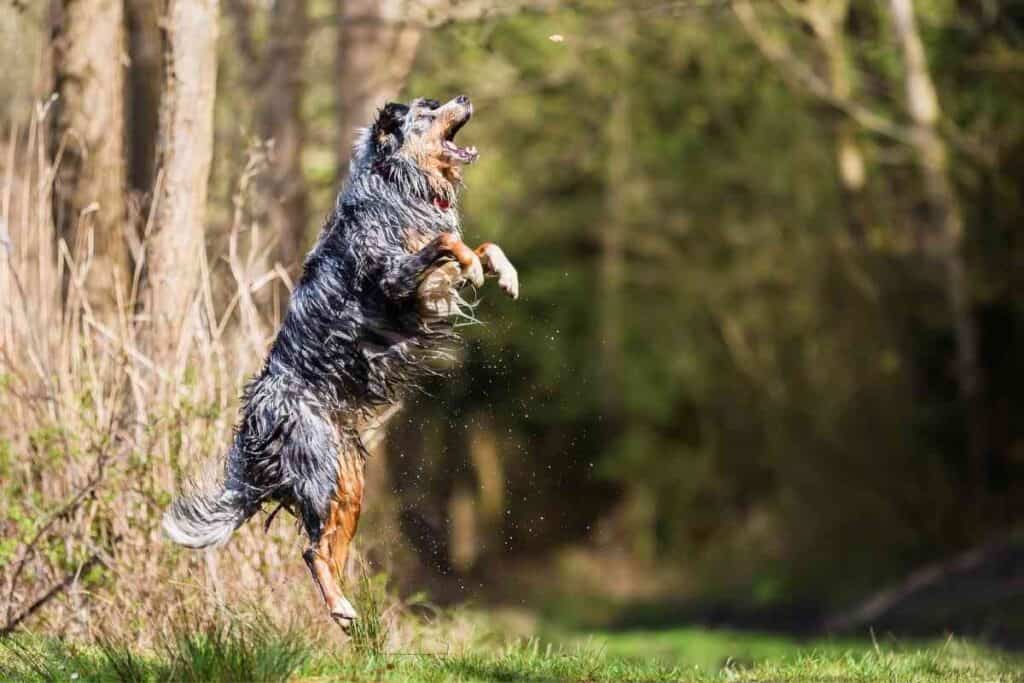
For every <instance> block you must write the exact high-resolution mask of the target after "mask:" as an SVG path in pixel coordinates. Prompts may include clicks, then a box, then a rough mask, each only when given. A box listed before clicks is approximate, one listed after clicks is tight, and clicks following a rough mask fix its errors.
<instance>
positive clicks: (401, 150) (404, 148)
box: [354, 95, 477, 201]
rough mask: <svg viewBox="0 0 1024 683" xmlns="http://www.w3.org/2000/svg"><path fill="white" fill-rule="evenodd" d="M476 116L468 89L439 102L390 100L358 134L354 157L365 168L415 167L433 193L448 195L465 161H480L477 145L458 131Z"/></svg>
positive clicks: (447, 199) (444, 197)
mask: <svg viewBox="0 0 1024 683" xmlns="http://www.w3.org/2000/svg"><path fill="white" fill-rule="evenodd" d="M472 116H473V104H472V102H470V101H469V98H468V97H466V96H465V95H459V96H458V97H456V98H454V99H452V100H449V101H448V102H445V103H443V104H442V103H440V102H438V101H437V100H431V99H427V98H419V99H416V100H413V101H412V102H410V103H409V104H399V103H397V102H390V103H388V104H386V105H385V106H384V107H383V108H382V109H381V110H380V111H379V112H378V113H377V119H376V120H375V121H374V122H373V124H372V125H371V126H370V127H369V128H368V129H367V130H366V131H365V132H364V134H363V135H362V136H360V140H359V142H358V143H357V145H356V151H355V157H354V158H355V159H356V160H357V165H358V166H359V167H361V168H367V169H372V170H378V171H387V170H388V169H389V167H390V168H395V167H403V168H410V167H411V168H413V169H415V171H416V172H418V173H420V174H422V176H423V178H424V179H425V180H426V182H427V184H428V186H429V187H430V188H431V190H432V192H433V193H434V196H435V197H437V198H439V199H441V200H443V201H450V200H451V198H452V197H453V196H454V194H455V190H456V188H457V187H458V186H459V185H460V183H461V182H462V171H461V167H462V165H463V164H471V163H473V162H474V161H476V158H477V151H476V147H460V146H459V145H457V144H456V143H455V136H456V134H457V133H458V132H459V131H460V130H462V127H463V126H465V125H466V123H467V122H468V121H469V119H470V117H472Z"/></svg>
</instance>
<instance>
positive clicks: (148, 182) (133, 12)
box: [125, 0, 163, 194]
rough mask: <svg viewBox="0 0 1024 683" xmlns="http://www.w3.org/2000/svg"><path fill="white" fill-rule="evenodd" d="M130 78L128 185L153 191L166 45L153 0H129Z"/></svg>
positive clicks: (127, 10)
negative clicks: (162, 40)
mask: <svg viewBox="0 0 1024 683" xmlns="http://www.w3.org/2000/svg"><path fill="white" fill-rule="evenodd" d="M125 12H126V13H127V24H128V57H129V59H130V62H131V68H130V69H129V71H128V81H129V87H130V92H131V96H130V97H129V98H127V100H126V106H125V111H126V118H127V121H128V152H127V158H128V187H129V188H131V190H132V191H133V192H138V193H140V194H147V193H150V192H152V191H153V181H154V180H155V173H156V143H157V136H158V133H159V130H160V84H161V66H162V65H161V60H162V53H163V45H162V43H161V37H160V22H159V17H158V16H157V8H156V7H155V5H154V3H153V0H127V2H126V5H125Z"/></svg>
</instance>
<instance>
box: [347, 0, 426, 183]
mask: <svg viewBox="0 0 1024 683" xmlns="http://www.w3.org/2000/svg"><path fill="white" fill-rule="evenodd" d="M404 5H405V3H403V2H401V1H400V0H383V1H381V0H338V18H339V21H340V25H339V27H338V46H337V60H338V61H337V65H338V161H339V164H338V178H339V180H343V179H344V178H345V176H347V175H348V161H349V159H350V157H351V156H352V143H353V142H354V141H355V137H356V130H357V129H358V128H361V127H363V126H367V125H369V124H370V120H371V118H372V117H373V113H374V111H375V110H376V109H377V108H378V107H380V106H382V105H384V103H385V102H387V101H388V100H389V99H393V98H394V97H395V96H396V95H397V94H398V91H399V90H400V89H401V88H402V85H403V84H404V83H405V79H406V78H407V77H408V75H409V71H411V70H412V65H413V61H414V60H415V59H416V49H417V48H418V47H419V44H420V38H421V37H422V34H423V28H422V26H421V25H420V24H409V23H402V20H403V9H405V8H404Z"/></svg>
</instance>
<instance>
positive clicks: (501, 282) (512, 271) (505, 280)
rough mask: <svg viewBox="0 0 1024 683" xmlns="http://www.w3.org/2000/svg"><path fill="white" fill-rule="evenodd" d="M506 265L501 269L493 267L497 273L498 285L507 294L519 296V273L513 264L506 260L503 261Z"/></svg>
mask: <svg viewBox="0 0 1024 683" xmlns="http://www.w3.org/2000/svg"><path fill="white" fill-rule="evenodd" d="M505 263H506V267H505V268H501V269H495V272H496V273H497V274H498V286H499V287H501V290H502V291H503V292H505V293H506V294H508V295H509V296H510V297H512V298H513V299H518V298H519V273H517V272H516V268H515V266H513V265H512V264H511V263H509V262H508V261H506V262H505Z"/></svg>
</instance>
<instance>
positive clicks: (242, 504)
mask: <svg viewBox="0 0 1024 683" xmlns="http://www.w3.org/2000/svg"><path fill="white" fill-rule="evenodd" d="M472 114H473V105H472V104H471V103H470V100H469V98H468V97H466V96H464V95H463V96H459V97H456V98H455V99H453V100H451V101H449V102H446V103H444V104H441V103H440V102H438V101H436V100H431V99H417V100H414V101H413V102H411V103H410V104H408V105H406V104H397V103H390V104H388V105H386V106H385V107H384V108H383V109H381V110H380V112H379V113H378V115H377V118H376V120H375V121H374V122H373V123H372V124H371V125H370V127H369V128H367V129H365V130H364V131H362V133H361V135H360V136H359V139H358V141H357V143H356V145H355V149H354V151H353V158H352V161H351V165H350V171H349V176H348V180H347V182H346V184H345V187H344V189H343V190H342V191H341V194H340V195H339V196H338V200H337V202H336V205H335V208H334V211H333V212H332V214H331V216H330V218H329V219H328V220H327V222H326V225H325V226H324V228H323V230H322V232H321V234H320V237H319V239H318V241H317V244H316V246H315V247H314V248H313V250H312V251H310V253H309V255H308V256H307V257H306V261H305V264H304V268H303V274H302V278H301V280H300V281H299V284H298V286H297V287H296V288H295V291H294V292H293V293H292V295H291V300H290V302H289V304H288V311H287V314H286V315H285V319H284V323H283V324H282V325H281V329H280V331H279V332H278V334H277V337H276V339H275V340H274V343H273V345H272V346H271V348H270V352H269V354H268V356H267V359H266V362H265V363H264V365H263V370H262V371H261V372H260V373H259V374H258V375H256V376H255V377H254V378H253V379H252V380H251V381H250V382H249V384H248V386H247V387H246V389H245V393H244V395H243V398H242V407H241V410H240V416H239V419H238V423H237V427H236V431H235V437H234V442H233V444H232V445H231V448H230V449H229V450H228V452H227V456H226V459H225V460H226V461H225V463H224V468H223V476H222V477H220V478H219V480H218V484H217V485H216V486H215V487H211V486H207V487H202V486H198V487H195V486H194V487H192V488H193V490H191V491H189V492H186V493H185V494H183V495H182V496H180V497H179V498H177V499H176V500H175V501H174V502H173V504H172V505H171V507H170V509H169V510H168V511H167V513H166V515H165V516H164V521H163V527H164V530H165V531H166V533H167V535H168V536H169V537H170V538H171V540H173V541H174V542H175V543H179V544H181V545H184V546H188V547H190V548H206V547H209V546H216V545H219V544H223V543H225V542H226V541H227V540H228V538H229V537H230V535H231V533H232V532H233V531H234V530H235V529H237V528H238V527H239V526H241V525H242V524H243V523H244V522H245V521H246V520H248V519H249V518H250V517H252V516H253V515H254V514H255V513H256V512H257V511H259V510H260V509H261V508H262V507H263V505H264V504H265V503H274V502H276V503H278V504H279V505H280V506H283V507H284V508H285V509H287V510H289V511H291V512H292V513H293V514H295V516H296V517H297V518H298V519H299V520H300V521H301V523H302V526H303V527H304V528H305V530H306V533H307V534H308V535H309V547H308V548H307V549H306V550H305V551H304V552H303V555H302V556H303V559H304V560H305V561H306V564H307V566H308V567H309V571H310V573H311V574H312V575H313V580H314V582H315V583H316V586H317V588H318V589H319V590H320V594H321V595H322V596H323V599H324V602H325V603H326V604H327V609H328V610H329V612H330V615H331V617H333V618H334V619H335V620H336V621H337V622H338V624H339V625H340V626H341V627H342V628H344V629H346V630H348V628H349V627H350V626H351V625H352V622H353V620H354V619H356V616H357V615H356V611H355V609H353V607H352V604H351V603H350V602H349V601H348V600H347V599H346V598H345V596H344V595H343V594H342V591H341V588H340V586H339V583H338V576H339V575H340V574H341V573H342V572H343V570H344V567H345V561H346V557H347V556H348V549H349V544H350V543H351V541H352V537H353V536H354V535H355V533H356V526H357V524H358V522H359V512H360V508H361V506H362V499H363V466H364V463H365V460H366V455H367V450H366V444H365V442H364V436H365V434H366V431H367V428H368V426H370V425H372V424H374V423H375V422H376V421H378V420H379V419H380V417H381V416H382V415H384V414H386V413H389V412H393V410H394V409H395V407H396V406H397V405H398V402H399V400H400V399H401V397H402V395H403V394H404V393H405V392H407V391H409V389H410V388H411V387H414V386H416V383H417V381H418V380H420V379H422V378H423V377H424V375H426V374H429V373H430V372H432V371H436V368H438V367H439V364H438V363H437V362H436V357H437V356H438V355H443V354H445V353H446V351H447V350H449V349H450V348H451V345H452V343H453V342H454V341H455V340H456V337H455V334H454V332H453V324H452V318H453V316H455V315H457V313H458V311H459V310H460V308H461V303H460V302H461V301H462V300H461V298H460V296H459V288H460V287H461V286H462V285H463V284H464V283H467V282H468V283H471V284H473V285H474V286H477V287H479V286H480V285H482V284H483V281H484V277H485V275H493V276H495V277H496V278H497V279H498V283H499V285H500V286H501V288H502V289H503V290H504V291H505V292H506V293H507V294H508V295H509V296H511V297H513V298H515V297H517V296H518V294H519V282H518V277H517V275H516V271H515V268H513V266H512V264H511V263H510V262H509V260H508V259H507V258H506V257H505V255H504V253H502V251H501V249H500V248H498V247H497V246H495V245H493V244H484V245H482V246H480V247H478V248H477V249H475V250H474V249H471V248H469V247H468V246H466V244H465V243H464V242H463V241H462V236H461V230H460V227H459V211H458V196H459V190H460V187H461V181H462V174H461V169H462V166H463V165H465V164H469V163H472V162H473V161H475V160H476V157H477V151H476V148H475V147H460V146H459V145H457V144H456V143H455V141H454V138H455V135H456V134H457V133H458V132H459V130H461V129H462V127H463V126H464V125H465V124H466V123H467V122H468V121H469V119H470V117H471V116H472Z"/></svg>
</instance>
